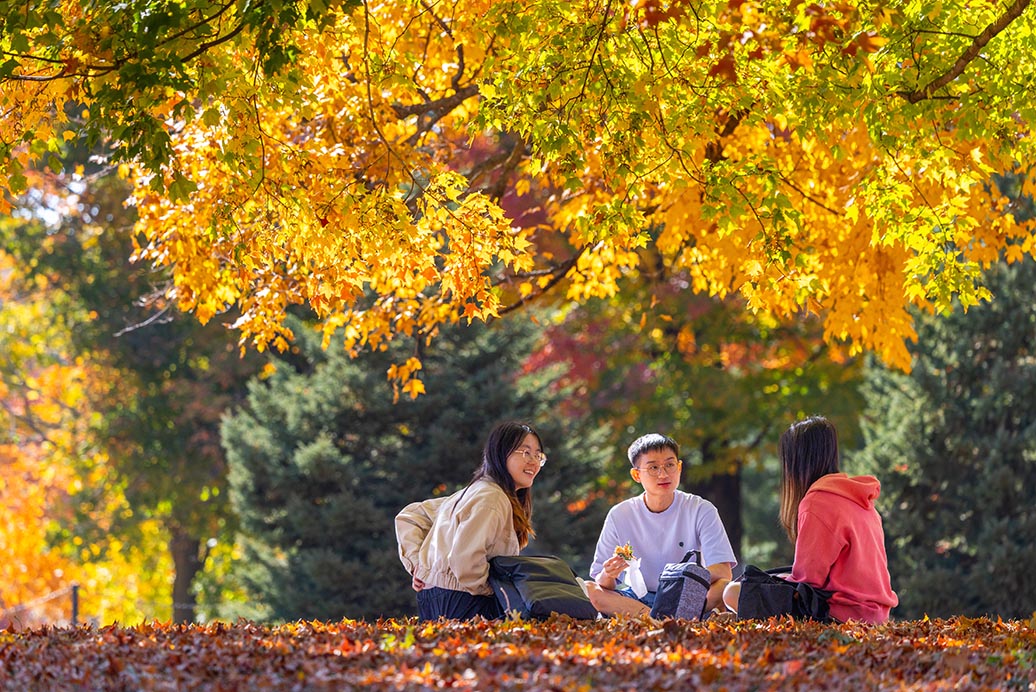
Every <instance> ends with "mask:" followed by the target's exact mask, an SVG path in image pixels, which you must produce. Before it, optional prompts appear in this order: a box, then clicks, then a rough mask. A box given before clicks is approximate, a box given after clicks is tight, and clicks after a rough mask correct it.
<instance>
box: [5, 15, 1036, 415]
mask: <svg viewBox="0 0 1036 692" xmlns="http://www.w3.org/2000/svg"><path fill="white" fill-rule="evenodd" d="M0 22H2V35H0V36H2V38H0V51H2V57H0V109H2V113H3V117H2V118H0V187H2V188H4V189H6V190H8V191H9V192H11V193H13V194H20V193H23V192H25V191H26V190H27V189H29V188H30V187H31V186H32V185H33V182H34V178H33V176H34V175H36V172H37V171H38V170H40V167H41V165H45V166H48V167H49V168H50V169H51V170H53V169H55V168H57V167H58V166H59V165H60V164H59V163H58V161H59V159H60V154H61V152H62V151H64V148H65V147H68V146H74V145H89V146H91V147H96V148H99V150H100V151H103V152H104V153H105V154H106V155H107V157H108V158H107V161H108V162H110V163H111V164H113V165H114V164H119V165H121V166H122V172H123V174H124V175H125V176H127V178H128V179H129V180H130V181H131V184H132V185H133V190H134V192H133V196H132V199H131V202H132V204H133V205H134V206H135V207H136V210H137V213H138V216H139V221H138V224H137V229H136V230H137V232H138V243H139V245H138V250H137V252H136V255H137V257H138V258H139V259H141V260H142V261H145V262H149V263H154V264H156V265H159V266H162V267H166V268H168V270H169V276H170V282H169V285H168V286H167V287H166V288H165V291H164V297H165V299H166V300H171V301H175V303H176V304H177V305H178V306H179V307H180V308H182V309H184V310H193V311H194V312H195V313H196V314H197V316H198V317H199V318H200V319H201V320H203V321H205V320H209V319H211V318H213V317H214V316H216V315H221V314H224V313H227V314H232V315H233V323H234V325H235V326H236V327H237V328H238V329H240V331H241V336H242V339H243V340H252V341H254V342H255V343H256V344H257V345H259V346H260V347H265V346H266V345H270V344H273V345H283V341H282V339H284V338H288V337H290V333H289V332H288V331H287V330H286V328H285V327H284V326H283V319H284V317H285V310H286V308H288V307H289V306H291V305H293V304H308V305H310V306H311V307H312V308H313V309H314V310H315V311H316V313H317V314H318V315H319V316H320V318H321V319H322V320H323V323H324V325H325V326H326V333H327V334H328V336H329V338H330V335H331V334H332V333H333V331H334V330H335V329H336V328H338V327H344V331H343V332H342V333H343V334H344V338H345V344H344V345H345V347H346V348H348V349H353V348H359V347H362V346H364V345H373V346H378V345H379V344H381V343H383V342H384V341H385V340H386V339H388V338H390V337H391V336H392V335H395V334H408V335H416V336H420V337H427V336H431V335H434V332H435V328H436V325H439V324H442V323H448V322H453V321H457V320H460V319H485V318H489V317H491V316H494V315H498V314H501V313H503V312H505V311H508V310H510V309H513V308H514V307H515V306H517V305H520V304H522V303H524V302H527V301H530V300H534V299H536V298H537V297H538V296H539V295H540V294H542V293H545V292H549V293H551V294H558V295H560V296H561V297H562V298H566V299H570V300H576V301H579V300H583V299H586V298H588V297H591V296H606V295H610V294H612V293H613V292H615V291H617V290H619V284H620V281H621V279H622V277H623V276H624V275H626V274H628V273H632V272H644V271H652V272H654V271H667V272H679V273H681V274H682V275H684V276H686V279H687V284H688V290H694V291H698V292H706V293H709V294H714V295H718V296H725V295H728V294H733V293H737V292H740V293H741V294H742V295H743V296H744V298H745V299H746V300H747V303H748V305H749V306H750V307H751V308H753V309H754V310H756V311H758V313H759V314H760V315H763V316H773V317H777V318H782V317H789V316H794V315H798V314H801V313H803V312H812V313H817V314H819V315H820V316H821V317H822V319H823V321H824V332H825V338H826V340H827V341H828V343H829V344H831V345H833V346H839V347H844V348H846V349H847V350H848V351H849V352H850V353H855V352H859V351H860V350H861V349H872V350H875V351H877V352H879V353H880V354H881V355H882V356H883V357H884V358H885V359H886V360H887V361H888V362H890V363H892V364H895V365H899V366H903V367H906V366H908V364H909V356H908V354H907V351H906V348H905V345H904V342H905V340H908V339H910V338H911V337H912V336H913V327H912V320H911V317H910V313H909V312H908V308H909V307H910V306H911V305H917V306H922V307H924V308H927V309H935V310H945V309H948V308H949V307H950V306H951V304H952V303H953V301H954V300H959V302H960V303H962V304H963V305H964V306H965V307H966V306H968V305H970V304H974V303H975V302H977V301H979V300H982V299H984V298H987V297H988V293H987V291H985V289H984V288H982V286H981V276H980V272H981V270H982V268H983V267H984V266H986V265H987V264H988V263H989V262H991V261H993V260H995V259H997V258H998V257H1000V256H1002V255H1006V257H1007V259H1008V260H1011V261H1014V260H1019V259H1021V258H1023V256H1024V255H1034V256H1036V245H1034V237H1033V226H1032V224H1031V222H1028V223H1022V222H1021V221H1020V220H1018V219H1016V218H1015V217H1014V216H1013V215H1012V213H1011V211H1012V209H1011V205H1010V203H1009V202H1008V199H1009V197H1008V195H1006V194H1005V193H1006V192H1007V191H1008V190H1007V187H1008V186H1009V185H1013V186H1014V187H1013V188H1012V190H1011V191H1012V194H1014V195H1015V196H1017V193H1020V192H1024V193H1029V194H1031V193H1032V192H1033V191H1034V181H1033V177H1032V175H1031V171H1030V162H1032V161H1033V160H1034V157H1033V149H1034V141H1033V137H1032V136H1031V133H1030V128H1031V127H1032V126H1033V124H1034V123H1036V64H1034V62H1036V57H1034V56H1036V38H1034V36H1033V31H1034V28H1036V17H1034V13H1033V11H1032V10H1031V9H1030V8H1029V1H1028V0H1015V1H1014V2H1002V1H1001V2H989V1H986V0H979V1H978V2H969V3H967V5H966V6H965V4H964V3H963V2H961V1H960V0H948V1H946V2H941V3H933V2H920V1H917V0H899V1H897V2H891V3H888V2H882V3H877V2H860V3H842V2H824V3H810V2H792V3H787V2H784V1H782V0H781V1H779V0H744V1H741V0H729V1H724V2H717V3H711V2H697V1H694V2H689V1H687V0H671V1H669V2H667V1H665V0H633V1H632V2H610V1H604V2H570V1H569V0H538V1H534V2H527V1H524V0H523V1H522V2H500V1H497V0H493V1H490V0H455V1H453V2H435V1H434V0H419V1H411V0H387V1H386V2H380V3H379V2H364V3H356V2H345V3H341V2H336V1H335V0H331V2H329V3H325V2H324V1H323V0H309V1H302V2H289V1H283V2H254V3H253V2H228V3H226V4H223V3H221V2H218V1H216V2H212V1H209V0H183V1H182V2H165V1H164V0H130V2H128V3H114V2H91V3H85V2H79V1H78V0H48V1H47V2H41V1H32V2H25V3H19V4H18V5H17V10H16V11H10V12H8V11H5V12H4V13H3V17H2V18H0ZM66 174H67V175H68V176H69V179H73V178H74V177H75V176H76V175H77V174H78V172H77V171H66ZM10 202H11V200H10V199H6V200H2V201H0V207H3V209H0V211H7V210H9V209H10ZM649 245H653V246H654V249H655V250H656V251H657V252H658V254H659V256H660V257H662V258H663V263H664V266H661V267H657V266H650V267H648V266H643V265H642V261H643V260H642V257H641V255H640V254H638V250H639V249H640V248H643V247H646V246H649ZM561 294H563V295H561ZM414 365H415V367H416V364H414ZM401 370H406V369H405V368H403V369H401ZM412 375H413V373H412V372H410V371H405V372H404V371H401V372H399V373H397V376H399V378H400V379H401V380H402V381H404V382H407V381H408V380H409V387H410V390H411V393H412V394H413V393H416V391H417V390H418V389H419V388H420V387H421V385H420V382H419V381H417V380H413V379H411V376H412Z"/></svg>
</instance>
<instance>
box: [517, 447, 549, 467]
mask: <svg viewBox="0 0 1036 692" xmlns="http://www.w3.org/2000/svg"><path fill="white" fill-rule="evenodd" d="M514 453H515V454H521V455H522V458H523V459H524V460H525V463H526V464H528V463H529V462H530V461H535V462H537V463H538V464H539V465H540V468H543V465H544V464H546V463H547V455H546V454H544V453H543V452H530V451H529V450H528V449H525V448H524V447H523V448H522V449H516V450H514Z"/></svg>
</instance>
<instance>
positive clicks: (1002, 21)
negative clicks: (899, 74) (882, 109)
mask: <svg viewBox="0 0 1036 692" xmlns="http://www.w3.org/2000/svg"><path fill="white" fill-rule="evenodd" d="M1029 2H1030V0H1014V2H1012V3H1011V6H1010V7H1008V8H1007V12H1006V13H1004V15H1003V16H1001V17H1000V18H999V19H997V20H996V21H995V22H993V23H992V24H990V25H989V26H987V27H986V28H985V29H984V30H983V31H982V33H981V34H979V35H978V36H976V37H975V39H974V40H973V41H972V42H971V45H970V46H968V48H967V50H965V51H964V52H963V53H962V54H961V56H960V57H959V58H957V61H956V62H955V63H953V67H951V68H950V69H949V71H948V72H946V73H944V74H943V75H942V76H940V77H936V78H935V79H933V80H932V81H930V82H928V84H926V85H925V86H923V87H921V88H920V89H916V90H914V91H901V92H899V95H900V96H902V97H903V98H905V99H906V100H907V101H908V102H910V103H918V102H920V101H923V100H925V99H928V98H931V97H932V94H933V93H934V92H936V91H938V90H939V89H942V88H943V87H944V86H946V85H947V84H949V83H950V82H952V81H953V80H955V79H956V78H957V77H959V76H960V75H961V73H963V72H964V69H965V68H966V67H967V66H968V63H970V62H971V61H972V60H974V59H975V57H976V56H977V55H978V54H979V52H980V51H981V50H982V49H983V48H985V46H986V44H987V43H989V42H990V41H991V40H993V37H994V36H996V35H997V34H999V33H1000V32H1001V31H1003V30H1004V29H1005V28H1007V25H1008V24H1010V23H1011V22H1013V21H1014V20H1015V19H1017V18H1018V17H1020V16H1021V14H1022V12H1024V11H1025V8H1027V7H1028V6H1029Z"/></svg>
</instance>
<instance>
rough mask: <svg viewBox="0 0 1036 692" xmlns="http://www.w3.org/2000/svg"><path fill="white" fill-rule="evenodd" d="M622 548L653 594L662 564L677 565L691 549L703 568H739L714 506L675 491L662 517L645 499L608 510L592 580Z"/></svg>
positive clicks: (598, 544) (596, 552) (592, 566)
mask: <svg viewBox="0 0 1036 692" xmlns="http://www.w3.org/2000/svg"><path fill="white" fill-rule="evenodd" d="M626 543H629V544H630V546H631V547H632V548H633V556H634V557H639V558H640V572H641V574H643V575H644V583H645V584H646V585H647V588H648V591H652V592H654V591H657V590H658V577H659V576H660V575H661V574H662V570H663V569H665V566H666V564H667V563H670V562H680V561H681V560H682V559H683V556H684V555H686V554H687V551H689V550H697V551H699V552H700V553H701V563H702V565H703V566H705V567H708V566H709V565H715V564H717V563H720V562H727V563H729V564H730V566H731V567H733V566H734V565H736V564H737V560H736V559H735V558H734V550H733V548H731V547H730V539H728V538H727V531H726V529H725V528H723V522H722V521H721V520H720V518H719V512H718V511H716V506H715V505H713V504H712V503H711V502H709V501H708V500H705V499H703V498H701V497H698V496H697V495H692V494H690V493H686V492H684V491H682V490H677V491H676V497H675V498H674V499H673V504H671V505H669V508H668V509H666V510H665V511H664V512H658V513H655V512H652V511H651V510H649V509H648V508H647V504H646V503H645V502H644V495H643V494H641V495H638V496H637V497H631V498H630V499H628V500H623V501H622V502H620V503H619V504H617V505H615V506H614V507H612V508H611V510H610V511H609V512H608V517H607V518H606V519H605V520H604V528H602V529H601V537H600V538H599V539H597V550H596V551H594V561H593V564H592V565H591V566H590V578H591V579H596V578H597V575H598V574H600V573H601V570H602V569H603V565H604V561H605V560H607V559H608V558H610V557H611V556H612V555H614V554H615V548H616V547H617V546H620V545H625V544H626Z"/></svg>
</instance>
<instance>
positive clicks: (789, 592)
mask: <svg viewBox="0 0 1036 692" xmlns="http://www.w3.org/2000/svg"><path fill="white" fill-rule="evenodd" d="M786 572H791V568H790V567H779V568H777V569H772V570H766V571H764V570H761V569H759V568H758V567H756V566H755V565H748V566H747V567H745V573H744V574H743V575H742V576H741V578H740V579H738V581H739V582H741V596H740V597H739V599H738V606H737V619H738V620H754V619H766V618H770V617H774V616H779V615H791V616H792V617H793V618H794V619H796V620H816V621H817V622H833V620H832V618H831V614H830V610H829V608H828V602H827V599H829V598H831V592H830V591H826V590H824V589H818V588H816V587H815V586H810V585H809V584H805V583H801V582H793V581H788V580H786V579H781V578H780V577H778V576H776V575H777V574H781V573H786Z"/></svg>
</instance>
